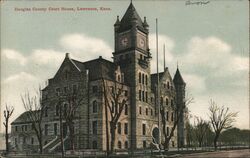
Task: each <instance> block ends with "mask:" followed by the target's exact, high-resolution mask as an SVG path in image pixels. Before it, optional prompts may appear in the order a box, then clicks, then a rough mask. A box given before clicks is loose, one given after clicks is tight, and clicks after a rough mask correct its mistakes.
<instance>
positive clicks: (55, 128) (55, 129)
mask: <svg viewBox="0 0 250 158" xmlns="http://www.w3.org/2000/svg"><path fill="white" fill-rule="evenodd" d="M54 135H57V123H54Z"/></svg>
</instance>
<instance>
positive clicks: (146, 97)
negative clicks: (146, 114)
mask: <svg viewBox="0 0 250 158" xmlns="http://www.w3.org/2000/svg"><path fill="white" fill-rule="evenodd" d="M145 94H146V96H145V99H146V103H147V102H148V92H145Z"/></svg>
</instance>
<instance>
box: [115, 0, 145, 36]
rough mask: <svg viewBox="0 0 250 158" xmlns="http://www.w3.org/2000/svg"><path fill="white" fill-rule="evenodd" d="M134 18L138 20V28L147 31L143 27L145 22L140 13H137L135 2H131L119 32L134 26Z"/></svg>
mask: <svg viewBox="0 0 250 158" xmlns="http://www.w3.org/2000/svg"><path fill="white" fill-rule="evenodd" d="M134 20H136V23H137V27H138V29H140V30H141V31H144V32H145V31H146V30H145V28H144V27H143V22H142V20H141V18H140V16H139V14H138V13H137V11H136V9H135V7H134V5H133V3H132V2H131V3H130V5H129V7H128V9H127V11H126V13H125V14H124V16H123V17H122V19H121V22H120V28H119V32H120V31H126V30H128V29H130V28H131V27H132V24H133V21H134Z"/></svg>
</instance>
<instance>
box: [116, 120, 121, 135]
mask: <svg viewBox="0 0 250 158" xmlns="http://www.w3.org/2000/svg"><path fill="white" fill-rule="evenodd" d="M117 126H118V127H117V132H118V134H121V133H122V125H121V122H118V124H117Z"/></svg>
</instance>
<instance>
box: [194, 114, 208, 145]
mask: <svg viewBox="0 0 250 158" xmlns="http://www.w3.org/2000/svg"><path fill="white" fill-rule="evenodd" d="M195 120H196V122H197V123H196V124H195V127H194V128H195V129H194V133H195V137H196V140H197V141H198V144H199V147H202V145H203V144H204V139H205V136H206V133H207V131H208V129H209V123H208V122H206V121H205V120H203V119H202V118H201V117H196V118H195Z"/></svg>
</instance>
